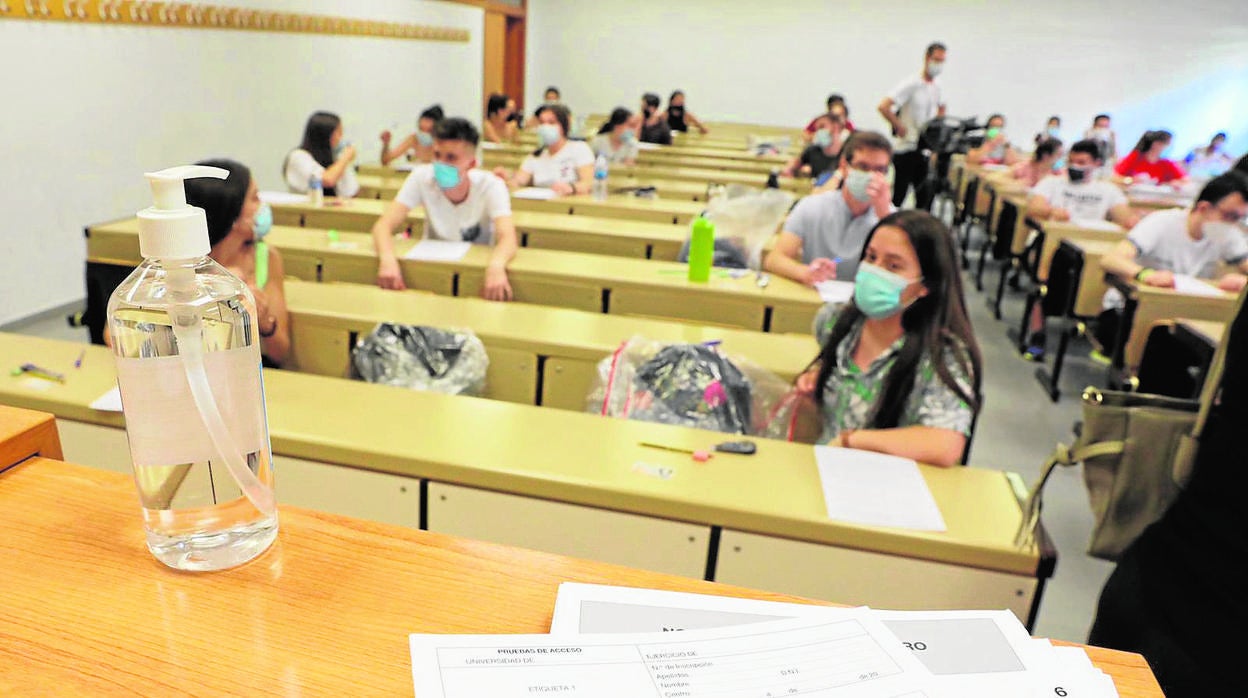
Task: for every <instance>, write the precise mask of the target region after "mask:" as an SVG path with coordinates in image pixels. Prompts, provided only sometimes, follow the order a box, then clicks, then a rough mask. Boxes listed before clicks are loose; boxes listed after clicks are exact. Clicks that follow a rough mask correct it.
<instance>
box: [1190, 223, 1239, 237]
mask: <svg viewBox="0 0 1248 698" xmlns="http://www.w3.org/2000/svg"><path fill="white" fill-rule="evenodd" d="M1200 232H1201V234H1202V235H1204V237H1205V238H1206V239H1209V240H1225V239H1226V238H1227V237H1229V236H1231V235H1240V234H1241V233H1240V231H1239V226H1238V225H1236V224H1235V223H1227V222H1226V221H1205V222H1204V224H1202V225H1201V226H1200Z"/></svg>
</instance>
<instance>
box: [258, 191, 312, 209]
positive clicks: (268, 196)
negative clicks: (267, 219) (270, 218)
mask: <svg viewBox="0 0 1248 698" xmlns="http://www.w3.org/2000/svg"><path fill="white" fill-rule="evenodd" d="M260 200H261V201H263V202H264V203H266V204H269V205H270V206H273V205H280V204H306V203H308V196H307V194H295V193H293V192H288V191H262V192H260Z"/></svg>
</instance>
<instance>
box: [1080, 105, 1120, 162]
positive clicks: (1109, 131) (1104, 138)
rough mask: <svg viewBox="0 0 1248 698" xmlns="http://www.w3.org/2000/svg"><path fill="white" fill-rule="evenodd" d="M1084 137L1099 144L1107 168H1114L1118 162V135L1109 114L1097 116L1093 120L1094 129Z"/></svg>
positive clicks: (1088, 131) (1090, 129)
mask: <svg viewBox="0 0 1248 698" xmlns="http://www.w3.org/2000/svg"><path fill="white" fill-rule="evenodd" d="M1083 137H1084V138H1085V139H1087V140H1090V141H1095V142H1096V143H1097V145H1098V146H1099V147H1100V149H1101V159H1102V160H1104V161H1105V165H1106V166H1107V167H1113V165H1114V163H1116V162H1118V134H1117V133H1114V129H1113V128H1112V126H1111V125H1110V119H1109V114H1097V115H1096V116H1095V117H1094V118H1093V119H1092V128H1089V129H1088V130H1087V131H1086V132H1085V133H1084V134H1083Z"/></svg>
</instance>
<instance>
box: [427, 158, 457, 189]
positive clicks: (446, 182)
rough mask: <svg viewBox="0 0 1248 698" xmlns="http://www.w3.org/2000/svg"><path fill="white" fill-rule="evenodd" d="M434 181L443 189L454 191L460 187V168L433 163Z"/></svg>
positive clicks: (442, 163) (443, 163)
mask: <svg viewBox="0 0 1248 698" xmlns="http://www.w3.org/2000/svg"><path fill="white" fill-rule="evenodd" d="M433 179H434V181H436V182H437V183H438V186H439V187H442V188H443V189H454V188H455V187H458V186H459V183H460V181H461V180H460V177H459V168H457V167H455V166H454V165H448V164H446V163H445V162H435V163H433Z"/></svg>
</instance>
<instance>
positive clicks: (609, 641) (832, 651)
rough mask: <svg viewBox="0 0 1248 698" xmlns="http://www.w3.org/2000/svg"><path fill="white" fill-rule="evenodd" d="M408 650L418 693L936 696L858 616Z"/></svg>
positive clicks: (916, 667)
mask: <svg viewBox="0 0 1248 698" xmlns="http://www.w3.org/2000/svg"><path fill="white" fill-rule="evenodd" d="M410 646H411V653H412V680H413V683H414V684H415V690H416V696H418V698H480V697H481V696H490V698H521V697H522V696H523V697H524V698H529V697H530V696H533V695H535V694H537V695H560V696H569V697H572V696H583V697H590V696H592V697H593V698H617V697H618V698H650V697H653V698H660V697H666V696H687V697H688V698H710V697H711V696H714V697H715V698H737V697H740V698H746V697H747V696H748V697H753V696H760V697H761V696H768V695H771V696H784V695H799V694H800V695H803V696H810V697H811V698H833V697H836V696H844V697H845V698H868V697H872V698H874V697H879V698H900V697H901V696H929V697H930V696H934V695H936V694H932V693H927V692H924V691H923V690H922V687H923V685H924V684H925V683H927V682H930V680H931V676H930V674H928V672H927V671H926V670H925V669H924V668H923V666H922V665H921V664H920V663H919V662H918V660H917V659H915V657H914V655H913V654H912V653H910V652H908V651H907V650H906V649H905V648H904V647H902V646H901V645H900V644H899V643H898V642H897V641H896V639H895V638H893V637H892V636H891V635H890V634H889V632H888V631H887V630H886V629H885V628H884V626H882V625H881V624H880V623H879V621H877V620H875V619H873V618H871V617H870V616H868V615H866V614H865V613H860V614H859V616H857V617H845V618H840V619H836V620H812V619H789V620H782V621H774V622H769V623H753V624H749V625H738V626H731V627H726V628H713V629H708V630H690V631H686V632H681V633H642V634H616V633H606V634H600V635H583V636H570V635H412V636H411V637H410Z"/></svg>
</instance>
